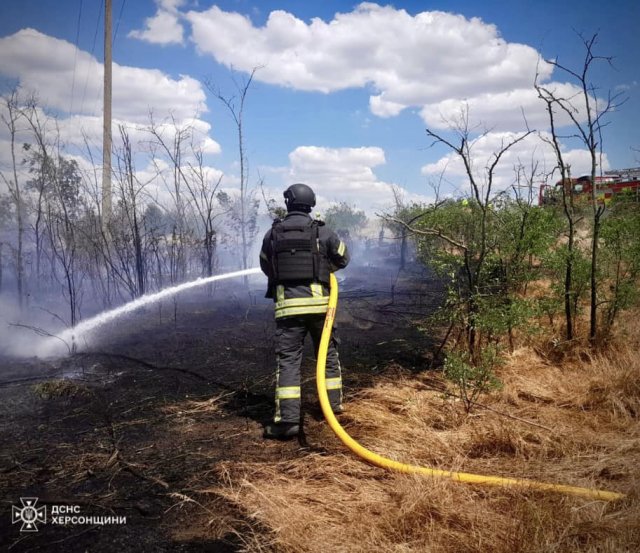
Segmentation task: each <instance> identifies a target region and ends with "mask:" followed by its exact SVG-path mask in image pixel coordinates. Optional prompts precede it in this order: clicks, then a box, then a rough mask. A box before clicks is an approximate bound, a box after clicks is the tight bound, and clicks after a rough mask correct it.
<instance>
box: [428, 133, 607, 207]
mask: <svg viewBox="0 0 640 553" xmlns="http://www.w3.org/2000/svg"><path fill="white" fill-rule="evenodd" d="M516 136H518V135H517V134H516V133H511V132H490V133H487V134H486V135H484V136H481V137H480V138H478V139H476V140H474V141H472V143H471V144H470V147H471V158H472V161H473V165H472V170H473V174H474V177H475V179H476V182H477V183H478V184H479V185H481V186H484V185H485V184H486V176H487V171H486V168H487V167H488V166H489V164H490V163H491V162H492V161H493V159H494V156H495V154H496V152H498V151H500V149H501V148H502V147H504V146H505V145H506V144H508V143H509V142H510V141H512V140H513V139H514V138H515V137H516ZM542 136H543V137H544V138H545V139H549V138H550V135H549V134H547V133H542ZM562 153H563V158H564V162H565V164H569V165H570V166H571V173H572V175H574V176H579V175H584V174H588V173H589V172H590V171H591V169H590V168H591V157H590V155H589V152H588V151H587V150H586V149H584V148H582V149H580V148H573V149H568V148H564V149H563V151H562ZM535 163H537V169H538V176H537V177H536V179H535V186H538V185H539V184H542V183H543V182H544V178H545V175H546V174H551V172H552V171H553V169H554V168H555V166H556V165H557V162H556V157H555V154H554V152H553V149H552V148H551V146H550V145H549V144H548V143H546V142H544V141H543V140H541V139H540V136H538V135H536V134H531V135H529V136H528V137H527V138H525V139H524V140H522V141H521V142H519V143H518V144H516V145H514V146H513V147H512V148H510V149H509V150H508V151H507V152H506V153H505V154H504V155H503V156H502V157H501V159H500V162H499V165H498V166H497V167H496V170H495V172H494V181H493V191H494V192H499V191H502V190H506V189H508V188H509V187H510V186H512V185H513V184H515V182H516V178H515V174H516V172H515V171H516V168H517V167H519V166H523V167H524V168H525V171H526V170H527V168H530V167H531V166H532V164H535ZM609 168H610V167H609V160H608V158H607V156H606V154H605V155H603V158H602V168H601V169H602V170H603V171H605V170H608V169H609ZM422 174H423V175H426V176H428V177H430V176H433V177H439V176H440V175H444V177H445V179H446V180H447V181H448V182H449V183H451V184H452V185H453V186H454V187H456V188H457V190H456V192H457V194H460V195H463V194H468V193H469V192H470V185H469V183H468V179H467V177H466V172H465V167H464V164H463V162H462V160H461V158H460V157H459V156H458V155H457V154H455V153H449V154H447V155H445V156H443V157H441V158H440V159H438V160H437V161H436V162H434V163H429V164H427V165H425V166H423V167H422ZM557 175H558V174H557V172H556V173H555V175H554V176H553V177H552V179H551V180H554V179H556V178H557Z"/></svg>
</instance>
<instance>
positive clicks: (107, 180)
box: [102, 0, 113, 236]
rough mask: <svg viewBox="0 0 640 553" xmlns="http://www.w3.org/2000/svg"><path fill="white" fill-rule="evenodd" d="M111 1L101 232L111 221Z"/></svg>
mask: <svg viewBox="0 0 640 553" xmlns="http://www.w3.org/2000/svg"><path fill="white" fill-rule="evenodd" d="M112 40H113V38H112V36H111V0H105V3H104V102H103V119H102V230H103V232H104V234H105V236H109V222H110V221H111V42H112Z"/></svg>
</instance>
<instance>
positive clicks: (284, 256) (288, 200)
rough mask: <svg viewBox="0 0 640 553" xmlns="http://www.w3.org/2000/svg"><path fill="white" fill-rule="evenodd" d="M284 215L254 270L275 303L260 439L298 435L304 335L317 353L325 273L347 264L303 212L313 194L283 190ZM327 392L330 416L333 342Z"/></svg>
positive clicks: (334, 393)
mask: <svg viewBox="0 0 640 553" xmlns="http://www.w3.org/2000/svg"><path fill="white" fill-rule="evenodd" d="M284 199H285V204H286V206H287V215H286V217H285V218H284V219H283V220H279V219H276V220H275V221H274V223H273V226H272V227H271V229H270V230H269V231H267V233H266V234H265V236H264V239H263V241H262V250H261V251H260V267H261V268H262V271H263V272H264V273H265V274H266V275H267V277H268V279H269V283H268V289H267V294H266V297H268V298H273V300H274V302H275V319H276V337H275V346H276V361H277V371H276V391H275V416H274V418H273V424H269V425H267V426H266V427H265V431H264V437H265V438H273V439H284V440H286V439H289V438H293V437H294V436H297V435H298V433H299V431H300V365H301V363H302V350H303V347H304V340H305V337H306V335H307V333H309V334H311V338H312V340H313V344H314V347H315V350H316V354H317V352H318V347H319V345H320V337H321V334H322V328H323V325H324V317H325V313H326V311H327V305H328V302H329V274H330V273H332V272H334V271H336V270H338V269H343V268H344V267H346V266H347V264H348V263H349V253H348V252H347V247H346V245H345V243H344V242H342V241H341V240H340V239H339V238H338V237H337V236H336V234H335V233H334V232H333V231H332V230H330V229H329V228H328V227H326V226H325V224H324V222H323V221H319V220H317V219H313V218H312V217H311V216H310V215H309V214H310V213H311V210H312V208H313V207H314V206H315V205H316V195H315V194H314V192H313V190H312V189H311V188H310V187H309V186H307V185H306V184H302V183H298V184H292V185H291V186H290V187H289V188H287V190H285V192H284ZM326 376H327V392H328V395H329V401H330V403H331V407H332V408H333V410H334V412H335V413H340V412H342V378H341V369H340V360H339V359H338V350H337V338H336V337H335V335H334V333H332V336H331V341H330V344H329V350H328V353H327V368H326Z"/></svg>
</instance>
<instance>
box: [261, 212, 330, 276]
mask: <svg viewBox="0 0 640 553" xmlns="http://www.w3.org/2000/svg"><path fill="white" fill-rule="evenodd" d="M321 225H324V222H323V221H316V220H311V219H310V220H309V222H308V223H307V224H304V225H300V224H293V223H290V222H289V223H288V222H287V220H286V219H285V220H284V221H275V222H274V223H273V226H272V232H271V251H272V257H271V261H272V265H273V278H274V281H275V282H276V283H277V284H293V283H304V282H321V283H323V284H327V285H328V284H329V261H328V259H327V247H326V244H324V243H323V242H322V241H321V240H320V237H319V228H320V226H321Z"/></svg>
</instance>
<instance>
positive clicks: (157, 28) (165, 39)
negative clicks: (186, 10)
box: [128, 0, 184, 44]
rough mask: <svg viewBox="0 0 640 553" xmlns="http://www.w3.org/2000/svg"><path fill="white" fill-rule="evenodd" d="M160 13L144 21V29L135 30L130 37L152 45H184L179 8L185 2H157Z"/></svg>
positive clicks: (158, 0) (167, 0)
mask: <svg viewBox="0 0 640 553" xmlns="http://www.w3.org/2000/svg"><path fill="white" fill-rule="evenodd" d="M156 4H157V5H158V11H157V12H156V14H155V15H154V16H153V17H147V18H146V19H145V20H144V29H142V30H133V31H131V32H130V33H129V35H128V36H129V37H131V38H137V39H139V40H143V41H145V42H150V43H151V44H183V42H184V28H183V26H182V23H181V22H180V13H179V12H178V8H179V7H180V6H182V5H183V4H184V0H156Z"/></svg>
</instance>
